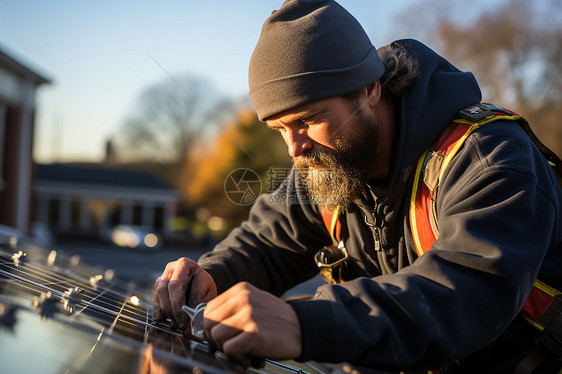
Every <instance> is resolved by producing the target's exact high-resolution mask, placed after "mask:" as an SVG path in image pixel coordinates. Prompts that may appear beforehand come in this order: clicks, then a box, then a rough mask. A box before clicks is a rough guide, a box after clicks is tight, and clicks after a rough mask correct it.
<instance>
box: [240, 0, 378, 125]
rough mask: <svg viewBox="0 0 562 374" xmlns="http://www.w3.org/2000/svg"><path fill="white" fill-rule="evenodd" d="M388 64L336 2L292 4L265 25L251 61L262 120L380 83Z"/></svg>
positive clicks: (297, 0)
mask: <svg viewBox="0 0 562 374" xmlns="http://www.w3.org/2000/svg"><path fill="white" fill-rule="evenodd" d="M383 73H384V65H383V63H382V61H381V59H380V57H379V55H378V53H377V50H376V48H375V47H374V46H373V44H372V43H371V41H370V40H369V37H368V36H367V34H366V33H365V30H363V28H362V27H361V25H360V24H359V22H358V21H357V20H356V19H355V18H354V17H353V16H352V15H351V14H349V12H348V11H347V10H345V9H344V8H343V7H342V6H340V5H339V4H338V3H336V2H335V1H333V0H286V1H285V2H284V3H283V5H282V6H281V8H280V9H279V10H277V11H274V12H273V13H272V14H271V16H270V17H269V18H268V19H267V20H266V21H265V23H264V25H263V28H262V31H261V35H260V38H259V40H258V43H257V45H256V48H255V49H254V53H253V54H252V58H251V60H250V68H249V74H248V78H249V79H248V80H249V85H250V98H251V99H252V102H253V104H254V107H255V109H256V111H257V113H258V117H259V119H260V120H262V121H263V120H264V119H265V118H267V117H270V116H272V115H274V114H278V113H280V112H282V111H284V110H287V109H291V108H294V107H296V106H298V105H302V104H306V103H310V102H312V101H316V100H320V99H325V98H328V97H333V96H340V95H344V94H347V93H350V92H353V91H356V90H358V89H360V88H362V87H365V86H367V85H368V84H370V83H372V82H374V81H376V80H378V79H379V78H380V77H381V76H382V74H383Z"/></svg>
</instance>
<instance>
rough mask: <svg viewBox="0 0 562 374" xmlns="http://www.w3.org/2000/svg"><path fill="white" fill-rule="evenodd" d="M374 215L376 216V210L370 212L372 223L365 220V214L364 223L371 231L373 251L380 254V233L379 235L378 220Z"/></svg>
mask: <svg viewBox="0 0 562 374" xmlns="http://www.w3.org/2000/svg"><path fill="white" fill-rule="evenodd" d="M376 214H377V213H376V210H371V216H372V217H373V222H374V223H371V222H369V220H368V219H367V215H366V214H365V223H366V224H367V226H369V227H370V228H371V230H372V231H373V239H374V240H375V251H377V252H380V250H381V237H380V233H379V230H380V228H379V227H378V225H377V222H378V219H377V215H376Z"/></svg>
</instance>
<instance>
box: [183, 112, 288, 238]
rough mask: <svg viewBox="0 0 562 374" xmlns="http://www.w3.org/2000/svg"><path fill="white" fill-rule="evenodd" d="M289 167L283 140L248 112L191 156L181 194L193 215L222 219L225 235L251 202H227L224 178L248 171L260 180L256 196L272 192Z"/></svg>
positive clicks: (242, 217) (246, 210) (240, 115)
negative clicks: (206, 213) (201, 211)
mask: <svg viewBox="0 0 562 374" xmlns="http://www.w3.org/2000/svg"><path fill="white" fill-rule="evenodd" d="M290 167H291V161H290V157H289V155H288V153H287V147H286V146H285V143H284V142H283V140H282V138H281V137H280V136H279V135H278V134H276V133H274V132H273V131H271V130H270V129H268V128H267V126H265V124H264V123H263V122H260V121H259V120H258V118H257V116H256V114H255V112H254V111H253V110H251V109H241V110H240V111H239V112H238V115H237V117H236V119H235V120H234V121H233V122H232V123H230V124H228V125H227V126H225V127H224V130H223V131H220V132H219V133H218V134H217V135H216V137H215V138H214V140H213V142H212V143H211V144H210V145H209V146H208V147H203V146H202V147H199V148H197V149H194V150H193V152H192V153H191V154H190V161H189V163H188V164H187V165H186V168H185V170H184V173H183V189H182V190H183V191H184V195H185V197H186V200H187V201H188V205H189V206H190V209H191V210H192V211H196V210H197V209H198V208H204V209H206V210H208V211H209V214H210V215H212V216H219V217H222V218H223V219H225V221H226V226H225V227H224V230H223V231H224V233H226V232H227V231H228V230H230V229H231V228H233V227H235V226H237V225H238V224H239V223H240V222H241V221H242V220H244V219H245V218H246V217H247V216H248V212H249V209H250V206H251V202H253V201H247V203H243V202H236V201H233V200H232V199H229V196H228V195H227V194H228V191H227V190H225V189H228V183H227V178H228V177H229V175H231V174H232V173H233V172H235V171H237V170H239V171H240V170H242V171H243V170H250V172H251V173H255V174H252V175H257V176H258V177H259V179H260V191H253V192H256V194H257V193H259V192H271V191H272V189H274V188H275V186H276V185H277V184H278V183H280V182H281V181H282V179H283V177H284V175H286V173H287V171H288V170H289V168H290Z"/></svg>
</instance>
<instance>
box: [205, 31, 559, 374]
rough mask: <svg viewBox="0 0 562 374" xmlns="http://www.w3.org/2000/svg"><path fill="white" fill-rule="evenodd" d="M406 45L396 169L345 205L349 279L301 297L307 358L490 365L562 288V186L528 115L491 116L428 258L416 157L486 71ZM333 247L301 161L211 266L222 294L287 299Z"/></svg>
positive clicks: (456, 164) (517, 345) (462, 157)
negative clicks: (419, 230) (532, 295)
mask: <svg viewBox="0 0 562 374" xmlns="http://www.w3.org/2000/svg"><path fill="white" fill-rule="evenodd" d="M399 43H402V44H404V45H405V46H406V47H407V48H409V49H410V51H411V53H413V54H414V55H415V56H416V57H417V58H418V61H419V64H420V79H419V80H418V81H417V83H416V84H415V86H414V87H413V89H412V90H411V91H410V92H408V93H407V94H406V95H404V96H403V97H402V99H401V103H400V108H399V111H398V112H397V116H398V118H399V119H400V120H399V135H398V137H397V139H396V144H394V147H393V149H394V151H393V152H394V153H393V167H392V170H391V173H390V176H389V178H388V180H387V181H385V182H384V183H382V184H379V185H373V186H365V195H364V197H363V198H362V199H361V200H359V201H357V202H356V204H355V205H352V207H351V208H349V209H348V210H347V211H346V212H345V213H344V214H343V217H342V223H343V237H344V238H345V244H346V247H347V249H348V251H349V254H350V256H351V261H348V263H347V265H346V266H347V268H346V276H345V277H346V279H347V281H346V282H344V283H343V284H341V285H325V286H322V287H320V288H319V289H318V290H317V292H316V294H315V296H314V298H313V299H311V300H305V301H302V300H301V301H291V302H290V303H291V305H292V306H293V308H294V309H295V311H296V312H297V315H298V317H299V320H300V323H301V327H302V343H303V351H302V356H301V357H300V359H301V360H318V361H329V362H343V361H348V362H352V363H355V364H358V365H362V366H368V367H373V368H379V369H381V368H384V369H395V368H402V369H428V368H436V367H442V366H445V365H452V364H453V363H455V362H456V361H458V360H461V359H464V360H461V363H460V364H459V365H461V366H463V365H464V367H471V366H470V365H475V366H472V367H473V368H477V367H489V365H493V363H494V360H496V361H497V362H502V361H505V360H506V359H507V358H509V357H512V356H513V355H515V354H517V353H518V352H520V351H522V350H523V349H526V348H527V347H529V346H530V345H531V344H532V342H533V340H534V339H535V337H536V333H535V331H534V330H533V329H532V328H530V327H529V326H528V324H527V322H525V321H523V320H522V319H521V317H518V316H517V314H518V311H519V310H520V308H521V307H522V305H523V303H524V302H525V299H526V297H527V294H528V293H529V291H530V290H531V287H532V284H533V281H534V279H535V278H536V277H537V276H538V277H539V278H540V279H541V280H543V281H545V282H547V283H549V284H550V285H552V286H554V287H558V288H562V271H560V268H561V264H562V223H561V221H560V220H561V217H562V206H561V202H562V192H561V189H560V187H559V185H558V182H557V180H556V177H555V175H554V173H553V171H552V169H551V167H550V166H549V165H548V163H547V162H546V160H545V159H544V157H543V156H542V155H541V154H540V152H539V151H538V150H537V148H536V147H535V146H534V144H533V143H532V142H531V141H530V139H529V138H528V136H527V135H526V134H525V133H524V132H523V130H522V129H521V128H520V127H519V126H518V125H517V124H516V123H515V122H511V121H509V122H508V121H503V122H500V121H498V122H495V123H492V124H489V125H486V126H484V127H483V128H482V129H480V130H478V131H476V132H475V133H474V134H472V135H471V136H470V137H469V138H468V139H467V141H466V143H465V146H464V148H463V149H462V150H461V152H460V153H459V154H458V155H457V156H456V157H455V158H454V160H453V162H452V163H451V164H450V165H449V167H448V168H447V170H446V172H445V174H444V176H443V179H442V182H441V183H442V184H441V186H440V191H439V194H438V200H437V214H438V217H439V231H440V236H439V238H438V240H437V241H436V242H435V244H434V246H433V248H432V250H431V251H429V252H428V253H426V254H424V255H423V256H422V257H420V258H419V259H418V258H417V255H416V252H415V248H414V244H413V240H412V235H411V231H410V225H409V221H408V208H409V198H410V189H411V184H412V174H413V171H412V170H413V166H414V165H415V163H416V161H417V159H418V158H419V157H420V155H421V154H422V153H423V151H424V150H425V149H426V148H427V147H428V146H429V144H430V143H431V142H432V141H433V140H434V139H435V138H436V137H437V135H439V133H440V132H441V131H442V130H443V128H444V127H445V126H446V125H447V124H448V123H449V122H450V121H451V120H452V119H453V118H455V117H457V113H458V111H459V110H461V109H463V108H465V107H467V106H469V105H472V104H475V103H478V102H480V100H481V96H480V90H479V88H478V85H477V83H476V81H475V80H474V77H473V76H472V74H470V73H463V72H460V71H458V70H457V69H456V68H454V67H453V66H452V65H451V64H450V63H448V62H447V61H446V60H444V59H443V58H442V57H440V56H438V55H437V54H435V53H434V52H433V51H431V50H430V49H429V48H427V47H426V46H424V45H423V44H421V43H419V42H416V41H412V40H404V41H399ZM365 220H367V221H368V222H370V223H376V227H370V226H368V225H367V224H366V223H365ZM376 241H378V242H379V244H380V250H378V251H377V250H375V248H376V247H377V246H376V243H375V242H376ZM330 243H331V239H330V236H329V234H328V232H327V230H326V228H325V227H324V224H323V223H322V219H321V215H320V211H319V208H318V207H317V206H315V205H312V204H309V202H308V199H307V196H306V191H305V189H304V186H303V185H302V183H301V181H300V180H299V177H298V175H297V173H295V172H294V171H292V172H291V174H290V175H289V177H288V178H287V179H286V180H285V182H284V183H283V184H282V185H281V186H280V187H279V189H277V190H276V191H275V192H273V193H271V194H264V195H262V196H260V198H259V199H258V200H257V201H256V203H255V205H254V206H253V208H252V210H251V213H250V216H249V218H248V220H247V221H245V222H244V223H243V224H242V225H241V226H240V227H239V228H237V229H235V230H233V231H232V232H231V233H230V235H229V236H228V237H227V238H226V239H225V240H224V241H223V242H221V243H219V245H217V247H216V248H215V250H214V251H213V252H211V253H209V254H207V255H205V256H203V257H202V258H201V260H200V264H201V266H203V267H204V268H205V269H206V270H207V271H208V272H209V273H210V274H211V275H212V276H213V279H214V280H215V282H216V283H217V287H218V289H219V292H222V291H224V290H226V289H227V288H228V287H230V286H232V285H233V284H235V283H237V282H240V281H249V282H250V283H252V284H255V285H257V286H258V287H260V288H262V289H265V290H267V291H269V292H272V293H274V294H276V295H281V294H282V293H283V292H284V291H286V290H287V289H289V288H291V287H292V286H294V285H296V284H298V283H300V282H302V281H304V280H307V279H309V278H311V277H313V276H314V275H315V274H317V273H318V269H317V267H316V265H315V264H314V261H313V256H314V254H315V253H316V252H317V251H318V250H319V249H320V248H321V247H322V246H323V245H326V244H330ZM475 352H476V353H475ZM478 365H482V366H478ZM472 370H475V371H474V372H477V370H478V369H472Z"/></svg>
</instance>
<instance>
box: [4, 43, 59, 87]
mask: <svg viewBox="0 0 562 374" xmlns="http://www.w3.org/2000/svg"><path fill="white" fill-rule="evenodd" d="M10 54H11V53H10ZM18 60H19V61H18ZM18 60H16V59H15V58H14V57H12V56H10V55H8V54H7V51H6V49H5V48H4V47H2V46H0V66H3V67H5V68H6V69H9V70H11V71H12V72H14V73H15V74H16V75H19V76H22V77H24V78H26V79H28V80H30V81H32V82H34V83H35V84H36V85H39V84H42V83H51V81H50V79H48V78H45V77H44V76H42V75H41V74H39V73H37V72H36V71H34V70H32V69H31V68H29V67H28V66H26V65H24V64H23V63H21V62H20V61H21V59H20V58H18Z"/></svg>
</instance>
